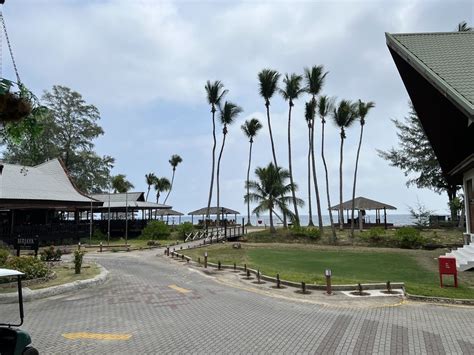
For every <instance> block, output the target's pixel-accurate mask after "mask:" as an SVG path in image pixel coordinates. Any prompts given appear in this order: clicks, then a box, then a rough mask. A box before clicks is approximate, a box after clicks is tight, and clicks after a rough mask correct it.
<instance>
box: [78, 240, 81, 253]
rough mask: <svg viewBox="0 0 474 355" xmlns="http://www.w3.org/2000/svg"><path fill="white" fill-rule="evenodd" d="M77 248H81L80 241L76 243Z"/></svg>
mask: <svg viewBox="0 0 474 355" xmlns="http://www.w3.org/2000/svg"><path fill="white" fill-rule="evenodd" d="M77 250H79V251H80V250H81V242H79V243H77Z"/></svg>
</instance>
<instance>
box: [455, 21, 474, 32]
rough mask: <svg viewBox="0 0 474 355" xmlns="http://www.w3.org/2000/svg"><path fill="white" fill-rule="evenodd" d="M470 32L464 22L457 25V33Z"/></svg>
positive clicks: (470, 28)
mask: <svg viewBox="0 0 474 355" xmlns="http://www.w3.org/2000/svg"><path fill="white" fill-rule="evenodd" d="M470 31H472V27H469V26H468V25H467V23H466V21H462V22H460V23H459V24H458V32H470Z"/></svg>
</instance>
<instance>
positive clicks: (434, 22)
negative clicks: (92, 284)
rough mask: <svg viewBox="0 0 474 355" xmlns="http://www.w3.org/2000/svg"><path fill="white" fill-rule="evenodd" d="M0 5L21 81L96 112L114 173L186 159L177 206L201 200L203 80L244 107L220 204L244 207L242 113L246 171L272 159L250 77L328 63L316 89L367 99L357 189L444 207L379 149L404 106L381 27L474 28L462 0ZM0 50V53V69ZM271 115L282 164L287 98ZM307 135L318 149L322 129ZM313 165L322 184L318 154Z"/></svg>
mask: <svg viewBox="0 0 474 355" xmlns="http://www.w3.org/2000/svg"><path fill="white" fill-rule="evenodd" d="M3 13H4V16H5V19H6V22H7V27H8V29H9V34H10V39H11V41H12V43H13V46H14V52H15V55H16V59H17V64H18V68H19V71H20V75H21V77H22V81H23V82H24V83H25V84H26V85H27V86H28V87H29V88H30V89H32V90H33V91H34V92H35V93H36V94H38V95H39V94H41V93H42V91H43V90H45V89H50V88H51V87H52V86H53V85H55V84H60V85H65V86H68V87H70V88H72V89H73V90H76V91H78V92H79V93H81V94H82V95H83V97H84V99H85V100H86V101H87V102H88V103H91V104H94V105H96V106H97V107H98V108H99V110H100V112H101V116H102V119H101V122H100V124H101V125H102V127H103V128H104V130H105V135H104V136H102V137H100V138H99V139H98V140H97V141H96V148H97V151H98V153H99V154H109V155H111V156H113V157H115V159H116V164H115V168H114V170H113V173H114V174H119V173H123V174H126V175H127V178H128V179H129V180H131V181H132V183H133V184H134V185H135V190H137V191H146V184H145V178H144V175H145V174H146V173H149V172H154V173H155V174H157V175H158V176H167V177H171V168H170V165H169V163H168V159H169V158H170V156H171V155H172V154H179V155H180V156H181V157H182V158H183V163H182V164H181V165H179V166H178V169H177V172H176V178H175V186H174V189H173V192H172V193H171V196H170V199H169V200H168V202H169V203H170V204H171V205H173V207H174V208H175V209H177V210H180V211H182V212H185V213H187V212H189V211H191V210H194V209H197V208H201V207H203V206H205V205H206V204H207V196H208V190H209V179H210V174H211V165H210V162H211V148H212V136H211V129H212V125H211V116H210V112H209V106H208V105H207V102H206V96H205V91H204V85H205V82H206V80H216V79H217V80H221V81H222V82H223V83H224V84H225V87H226V88H227V89H228V90H229V94H228V96H227V99H229V100H231V101H234V102H236V103H237V104H239V105H240V106H242V107H243V109H244V112H243V114H242V115H241V116H240V118H239V119H238V120H237V122H235V124H234V125H232V126H231V127H230V128H229V134H228V138H227V143H226V147H225V151H224V157H223V162H222V168H221V170H222V176H221V181H222V182H221V186H222V187H221V190H222V191H221V205H225V206H226V207H230V208H235V209H238V210H240V211H241V212H244V211H245V207H244V206H245V205H244V202H243V195H244V180H245V175H246V168H247V159H248V142H247V140H246V138H245V137H244V136H243V134H242V132H241V129H240V126H241V124H242V123H243V122H244V121H245V120H246V119H249V118H252V117H256V118H258V119H260V120H261V121H262V123H264V128H263V129H262V130H261V132H260V134H259V136H258V137H257V138H256V140H255V144H254V156H253V163H252V164H253V169H254V168H255V167H257V166H263V165H266V164H267V163H269V162H270V161H271V148H270V140H269V135H268V127H267V125H266V118H265V116H264V113H265V111H264V109H265V107H264V102H263V100H262V98H261V97H260V96H259V95H258V81H257V73H258V72H259V71H260V70H261V69H263V68H273V69H276V70H278V71H280V72H281V73H293V72H296V73H299V74H302V73H303V68H304V67H309V66H313V65H324V67H325V69H326V70H327V71H329V74H328V76H327V80H326V84H325V86H324V89H323V93H324V94H327V95H330V96H337V97H338V98H339V99H341V98H345V99H350V100H357V99H359V98H360V99H362V100H364V101H369V100H370V101H374V102H375V103H376V108H375V109H373V110H372V111H371V112H370V114H369V116H368V117H367V125H366V129H365V137H364V143H363V146H362V151H361V160H360V165H359V175H358V186H357V193H356V195H358V196H365V197H368V198H373V199H376V200H379V201H383V202H386V203H389V204H392V205H394V206H397V207H398V211H397V213H406V212H407V210H408V206H413V205H414V204H415V203H416V202H417V199H418V200H419V201H420V202H422V203H423V204H425V205H427V206H428V207H429V208H431V209H433V210H436V211H437V212H438V213H447V211H448V209H447V204H446V202H447V198H446V197H445V196H444V195H441V196H440V195H437V194H435V193H433V192H431V191H428V190H419V189H417V188H415V187H410V188H407V187H406V185H405V182H406V177H405V176H404V174H403V173H402V172H401V171H400V170H398V169H397V168H392V167H390V166H389V165H388V163H387V162H386V161H384V160H383V159H381V158H380V157H378V155H377V153H376V149H388V148H390V147H392V146H396V145H397V137H396V131H395V129H394V125H393V124H392V122H391V121H390V119H392V118H403V117H404V116H405V115H406V114H407V110H408V96H407V93H406V90H405V88H404V86H403V83H402V81H401V79H400V76H399V74H398V72H397V70H396V68H395V64H394V62H393V60H392V58H391V56H390V54H389V51H388V49H387V46H386V44H385V37H384V33H385V32H390V33H400V32H434V31H453V30H455V28H456V27H457V24H458V23H459V22H461V21H463V20H465V21H467V22H468V23H469V24H471V25H472V24H473V22H474V21H473V4H472V1H455V0H450V1H444V0H443V1H428V0H425V1H413V0H408V1H393V0H390V1H382V0H380V1H375V0H373V1H349V0H346V1H242V2H238V1H192V0H189V1H158V0H156V1H152V0H127V1H125V0H109V1H105V0H104V1H99V0H96V1H94V0H67V1H66V0H62V1H60V0H49V1H48V0H15V1H13V0H7V1H6V4H5V5H4V9H3ZM5 54H6V52H5V48H4V58H3V67H4V68H3V72H4V74H5V75H6V76H8V75H9V72H10V75H11V65H10V62H9V61H8V60H7V58H6V55H5ZM306 100H308V96H307V95H303V96H302V97H301V98H300V99H299V100H297V101H296V103H295V108H294V115H293V126H292V141H293V170H294V175H295V181H296V182H297V183H298V184H299V187H300V189H299V193H298V194H299V195H300V197H302V198H303V199H305V200H306V199H307V190H306V154H307V153H306V152H307V141H306V137H307V128H306V123H305V121H304V115H303V112H304V110H303V108H304V102H305V101H306ZM271 111H272V125H273V132H274V137H275V141H276V145H277V155H278V161H279V163H280V164H283V165H287V162H288V151H287V143H286V142H287V130H286V125H287V105H286V103H285V102H284V101H283V99H282V98H281V97H279V96H276V97H275V98H274V99H273V101H272V106H271ZM327 126H328V129H327V136H326V137H327V138H326V141H327V146H326V153H327V159H328V164H329V169H330V172H329V174H330V189H331V193H332V201H334V202H335V203H336V202H337V201H338V200H339V195H338V186H339V185H338V184H339V179H338V167H339V157H338V154H339V150H338V149H339V135H338V131H337V130H336V128H335V127H334V126H333V124H331V123H329V124H328V125H327ZM319 128H320V126H319V125H318V126H317V129H318V131H317V134H319V133H320V131H319ZM218 131H219V136H218V141H219V142H220V140H221V133H220V132H221V128H220V127H219V128H218ZM358 134H359V127H358V126H354V128H352V129H350V130H349V131H348V132H347V140H346V142H345V152H344V179H345V187H344V200H346V199H349V198H350V194H351V189H352V175H353V168H354V160H355V153H356V148H357V140H358ZM317 141H318V143H317V145H318V147H319V135H317ZM317 164H318V166H317V167H318V169H319V173H318V179H319V182H320V189H322V191H325V190H324V189H325V184H324V183H323V182H324V175H323V174H322V172H323V169H322V164H321V160H320V159H319V150H318V160H317ZM253 169H252V170H253ZM214 196H215V194H214ZM324 201H325V199H322V205H323V208H324V209H325V208H326V206H327V204H326V203H325V202H324ZM213 204H215V203H213ZM303 213H307V207H305V208H304V209H303Z"/></svg>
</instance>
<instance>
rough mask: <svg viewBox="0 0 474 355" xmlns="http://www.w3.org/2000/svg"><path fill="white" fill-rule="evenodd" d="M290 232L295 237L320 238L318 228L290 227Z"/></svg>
mask: <svg viewBox="0 0 474 355" xmlns="http://www.w3.org/2000/svg"><path fill="white" fill-rule="evenodd" d="M291 234H292V235H293V236H295V237H306V238H309V239H313V240H319V238H321V233H320V232H319V229H317V228H313V227H292V228H291Z"/></svg>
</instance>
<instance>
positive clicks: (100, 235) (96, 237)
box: [92, 228, 107, 240]
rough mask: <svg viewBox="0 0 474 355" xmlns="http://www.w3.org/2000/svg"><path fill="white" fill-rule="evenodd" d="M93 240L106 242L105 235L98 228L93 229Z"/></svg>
mask: <svg viewBox="0 0 474 355" xmlns="http://www.w3.org/2000/svg"><path fill="white" fill-rule="evenodd" d="M92 239H93V240H106V239H107V234H105V233H103V232H102V231H101V230H100V229H99V228H95V229H94V232H93V233H92Z"/></svg>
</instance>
